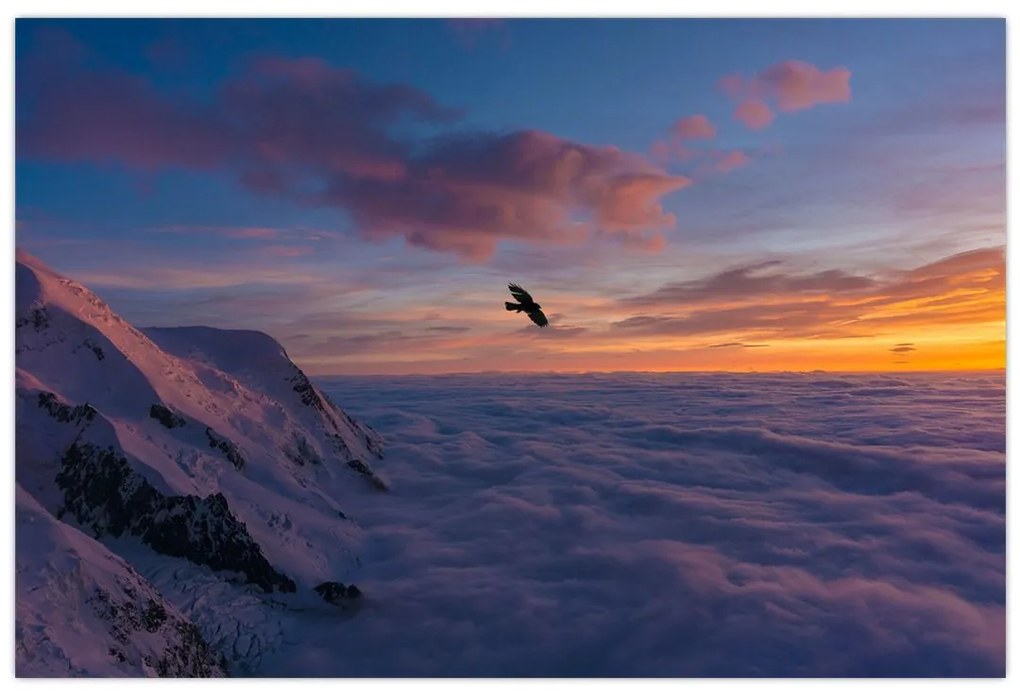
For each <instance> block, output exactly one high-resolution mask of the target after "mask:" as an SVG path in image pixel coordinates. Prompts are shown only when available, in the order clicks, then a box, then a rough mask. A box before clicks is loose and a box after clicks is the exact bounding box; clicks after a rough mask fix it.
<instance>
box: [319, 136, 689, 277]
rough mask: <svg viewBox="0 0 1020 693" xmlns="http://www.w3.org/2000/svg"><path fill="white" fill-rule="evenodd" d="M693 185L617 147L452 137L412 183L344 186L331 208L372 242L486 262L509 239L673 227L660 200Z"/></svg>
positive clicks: (339, 184)
mask: <svg viewBox="0 0 1020 693" xmlns="http://www.w3.org/2000/svg"><path fill="white" fill-rule="evenodd" d="M688 184H690V179H688V178H686V177H684V176H673V175H669V174H667V173H665V172H664V171H662V170H661V169H659V168H658V167H656V166H654V165H652V164H651V163H650V162H649V161H647V160H645V159H643V158H642V157H639V156H636V155H634V154H629V153H626V152H623V151H621V150H619V149H616V148H614V147H599V148H596V147H590V146H587V145H582V144H578V143H575V142H571V141H569V140H564V139H560V138H558V137H556V136H554V135H551V134H548V133H544V132H537V131H524V132H517V133H511V134H508V135H490V134H478V135H473V136H469V137H459V138H450V139H448V140H446V141H445V142H443V143H442V144H440V145H439V146H437V147H436V148H435V149H433V150H432V151H430V152H429V153H428V154H427V155H425V156H424V157H422V158H420V159H417V160H412V161H411V162H410V167H409V174H408V179H406V180H401V181H383V180H378V179H376V180H367V179H356V180H355V179H349V180H346V181H336V184H335V185H334V186H333V187H332V188H331V189H330V190H329V191H328V192H327V193H326V201H327V202H328V203H331V204H336V205H339V206H344V207H346V208H348V209H349V210H350V211H351V213H352V215H353V216H354V218H355V220H356V221H357V222H358V225H359V228H361V229H362V231H363V233H365V234H366V235H367V236H369V237H373V238H384V237H388V236H393V235H403V236H404V237H405V238H406V239H407V241H408V242H409V243H411V244H412V245H418V246H421V247H426V248H432V249H445V250H451V251H453V252H456V253H458V254H460V255H461V256H463V257H465V258H467V259H471V260H482V259H485V258H487V257H489V256H490V255H491V254H492V252H493V251H494V250H495V247H496V244H497V242H498V241H499V240H500V239H517V240H524V241H532V242H545V243H565V242H577V241H578V240H580V239H581V238H583V236H584V235H585V233H586V230H592V229H602V230H605V231H609V232H613V231H622V230H628V231H632V232H635V233H638V234H640V232H642V231H644V230H655V229H661V228H669V227H672V226H673V225H675V223H676V220H675V218H674V217H673V215H671V214H667V213H665V212H664V210H663V209H662V205H661V201H660V199H661V197H662V196H664V195H666V194H668V193H670V192H673V191H675V190H679V189H681V188H683V187H685V186H686V185H688ZM579 212H580V216H578V213H579Z"/></svg>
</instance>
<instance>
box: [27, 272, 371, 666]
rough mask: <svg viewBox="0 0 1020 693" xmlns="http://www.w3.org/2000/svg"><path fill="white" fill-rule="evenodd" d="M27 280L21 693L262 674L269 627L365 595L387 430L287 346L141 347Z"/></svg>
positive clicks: (33, 275)
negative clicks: (339, 398) (27, 685)
mask: <svg viewBox="0 0 1020 693" xmlns="http://www.w3.org/2000/svg"><path fill="white" fill-rule="evenodd" d="M16 272H17V287H16V329H15V335H16V345H15V353H16V392H17V398H16V399H17V404H16V407H17V410H16V422H15V426H16V458H17V459H16V477H17V486H18V492H17V546H16V552H17V585H16V590H17V673H18V674H19V675H28V676H31V675H149V674H159V675H171V676H207V675H219V674H223V673H228V674H229V673H248V672H250V671H251V670H252V668H253V667H255V666H257V663H258V658H259V657H260V656H261V654H262V652H263V651H264V650H266V649H267V648H271V647H272V645H273V639H274V638H277V639H279V638H283V637H285V633H283V632H281V631H280V629H279V628H269V629H268V630H266V629H265V628H263V629H254V630H252V629H250V628H249V627H250V626H251V623H252V621H253V619H254V621H257V622H260V623H271V622H279V621H281V620H283V619H285V618H286V613H287V612H288V611H293V610H295V609H309V608H311V609H336V606H334V605H340V606H343V605H344V604H345V603H347V602H353V601H354V600H355V599H356V598H357V597H358V596H359V595H360V592H359V591H358V590H357V589H356V588H354V589H352V588H351V587H349V586H348V584H349V583H351V582H352V581H354V580H356V579H357V569H358V566H359V564H360V562H359V558H358V545H359V541H360V529H359V527H358V526H357V524H356V523H355V522H354V519H353V518H351V517H350V516H349V515H348V513H347V512H345V503H346V501H348V500H350V499H352V498H353V497H354V496H356V495H360V494H374V493H379V492H380V491H384V490H385V489H386V484H385V482H384V481H383V479H382V478H381V477H379V476H378V475H377V474H376V473H375V472H374V471H373V469H372V461H373V460H376V459H378V458H380V457H381V456H382V448H381V440H380V438H379V436H378V435H377V434H376V433H375V432H374V431H372V430H371V429H370V428H369V427H368V426H366V425H364V424H361V423H359V422H357V421H354V420H353V419H351V418H350V417H349V416H347V414H345V413H344V412H343V410H342V409H340V408H339V407H338V406H337V405H336V404H334V403H333V402H332V401H330V400H329V398H328V397H326V396H325V395H324V394H323V393H322V392H321V391H320V390H319V389H318V388H317V387H315V385H313V384H312V383H311V382H310V381H309V379H308V378H307V377H306V376H305V374H304V373H302V372H301V370H300V369H299V368H298V367H297V366H296V365H295V364H294V363H293V362H291V360H290V359H289V358H288V357H287V354H286V352H285V351H284V349H283V347H281V346H280V344H279V343H278V342H276V341H275V340H273V339H272V338H271V337H269V336H268V335H265V334H262V333H259V332H251V331H238V330H232V331H228V330H217V329H212V328H208V327H178V328H150V329H145V330H139V329H136V328H135V327H133V326H131V325H130V324H128V323H127V322H125V321H124V320H123V319H121V318H120V317H119V316H117V315H116V314H114V313H113V311H111V310H110V308H109V307H108V306H107V305H106V304H105V303H103V302H102V301H101V300H100V299H99V298H97V297H96V296H95V295H94V294H93V293H92V292H91V291H89V290H88V289H86V288H85V287H83V286H81V285H80V284H78V283H76V282H74V281H72V280H70V279H67V278H65V277H62V276H60V275H59V274H56V273H55V272H53V271H52V270H50V269H49V268H47V267H46V266H45V265H43V264H42V263H41V262H40V261H39V260H37V259H35V258H33V257H31V256H28V255H25V254H22V253H19V255H18V264H17V270H16ZM324 600H328V601H330V602H332V603H333V604H332V605H331V604H327V603H326V601H324ZM273 613H276V614H278V615H279V618H277V617H275V616H273ZM239 643H240V644H241V646H239Z"/></svg>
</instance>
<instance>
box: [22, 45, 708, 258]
mask: <svg viewBox="0 0 1020 693" xmlns="http://www.w3.org/2000/svg"><path fill="white" fill-rule="evenodd" d="M58 67H59V69H54V70H50V71H48V72H46V73H45V74H42V73H40V72H39V71H38V66H37V65H36V66H33V65H32V64H31V61H29V62H28V63H26V65H25V71H24V73H23V74H22V75H19V80H18V99H19V103H22V102H24V103H25V104H26V107H27V108H26V111H27V112H30V113H32V117H31V118H27V119H25V121H24V122H22V123H19V127H18V134H17V137H18V153H19V156H21V157H27V158H34V159H47V160H57V161H69V160H71V161H90V162H96V163H116V164H120V165H123V166H127V167H129V168H133V169H136V170H137V169H140V170H154V169H160V168H167V167H183V168H191V169H195V168H203V169H212V170H220V171H223V172H225V173H228V174H229V175H232V176H236V177H237V179H238V180H239V181H240V182H241V183H242V184H243V185H245V186H247V187H249V188H250V189H251V190H253V191H255V192H258V193H263V194H274V195H279V196H281V197H284V198H288V199H291V200H293V201H295V202H297V203H299V204H305V205H315V206H331V207H337V208H340V209H343V210H344V211H345V212H347V213H348V215H349V216H350V218H351V219H352V220H353V221H354V222H355V225H356V228H357V230H358V232H360V233H361V235H363V236H365V237H367V238H372V239H378V238H388V237H393V236H398V237H403V238H404V239H405V240H406V241H407V242H408V243H410V244H412V245H415V246H420V247H424V248H429V249H433V250H440V251H447V252H453V253H456V254H458V255H460V256H461V257H463V258H466V259H470V260H483V259H485V258H487V257H489V256H490V255H491V254H492V252H493V251H494V249H495V248H496V246H497V244H498V243H499V242H500V241H502V240H509V239H513V240H524V241H531V242H537V243H575V242H578V241H580V240H581V239H583V238H584V237H586V236H589V235H591V233H592V232H594V231H598V230H604V231H607V232H621V231H627V232H628V233H630V234H632V235H635V234H636V235H637V236H641V235H642V234H643V233H645V232H655V231H661V230H662V229H666V228H671V227H672V226H673V225H675V218H674V216H673V215H672V214H668V213H666V212H665V211H664V210H663V208H662V203H661V200H662V198H663V197H664V196H665V195H667V194H669V193H671V192H673V191H676V190H679V189H681V188H683V187H685V186H687V185H689V184H690V179H688V178H686V177H684V176H676V175H670V174H668V173H666V172H665V171H663V170H662V169H661V168H660V167H658V166H656V165H655V164H654V163H653V162H652V161H650V160H648V159H646V158H644V157H642V156H639V155H636V154H632V153H628V152H624V151H621V150H620V149H617V148H615V147H593V146H588V145H585V144H582V143H578V142H572V141H569V140H565V139H561V138H559V137H556V136H555V135H552V134H549V133H543V132H536V131H522V132H512V133H508V134H503V133H499V134H497V133H486V132H481V133H474V134H470V135H465V134H457V133H456V132H454V133H449V132H448V133H447V134H446V135H445V136H443V137H439V138H434V139H429V140H415V139H412V138H410V137H409V136H407V135H404V136H399V135H397V134H396V133H397V132H398V131H401V128H400V127H399V126H400V125H402V124H404V123H406V122H407V121H418V122H423V123H427V124H430V125H433V126H441V125H446V124H449V123H452V122H453V121H455V120H457V118H458V117H459V115H460V113H459V111H457V110H454V109H450V108H447V107H445V106H443V105H440V104H438V103H437V102H436V101H435V100H433V99H432V97H431V96H430V95H428V94H426V93H425V92H423V91H421V90H418V89H416V88H414V87H411V86H408V85H402V84H376V83H372V82H369V81H367V80H365V79H364V78H363V77H361V76H360V75H358V74H357V73H356V72H354V71H352V70H347V69H343V68H338V67H335V66H332V65H330V64H329V63H327V62H325V61H323V60H320V59H316V58H302V59H292V58H283V57H273V56H262V57H260V58H258V59H255V60H251V61H249V62H248V63H247V64H246V65H245V66H244V69H243V71H242V72H241V73H240V75H239V76H237V77H234V78H231V79H229V80H227V81H226V82H224V83H223V84H221V85H220V87H219V89H218V90H216V92H215V94H214V96H213V97H212V98H211V99H207V100H205V101H200V100H195V99H190V98H188V97H187V95H186V94H177V93H175V94H172V95H169V94H164V93H162V92H161V91H159V90H158V89H156V88H155V86H154V85H152V84H151V83H150V82H148V81H146V80H145V79H143V78H140V77H136V76H133V75H130V74H127V73H123V72H118V71H111V70H107V71H102V70H97V69H94V68H92V67H90V66H89V63H88V61H81V60H78V61H74V62H64V63H61V64H60V65H59V66H58ZM707 125H709V124H708V123H707V120H705V121H704V122H701V121H699V120H697V119H695V120H692V121H691V125H689V126H685V127H691V128H694V129H693V130H689V132H692V133H695V134H698V133H700V134H701V135H704V134H705V133H706V132H707V130H706V126H707ZM312 191H316V192H312ZM610 235H612V233H610ZM628 238H629V237H628ZM649 242H650V243H652V245H655V244H657V243H660V241H658V240H655V241H649Z"/></svg>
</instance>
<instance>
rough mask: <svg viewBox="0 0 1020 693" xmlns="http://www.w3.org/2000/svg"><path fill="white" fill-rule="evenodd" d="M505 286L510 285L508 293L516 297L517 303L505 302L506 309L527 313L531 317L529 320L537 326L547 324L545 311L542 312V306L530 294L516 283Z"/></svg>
mask: <svg viewBox="0 0 1020 693" xmlns="http://www.w3.org/2000/svg"><path fill="white" fill-rule="evenodd" d="M507 286H508V287H510V295H511V296H513V297H514V298H516V299H517V303H510V301H507V302H506V309H507V310H512V311H515V312H517V313H520V312H522V311H523V312H524V313H527V315H528V317H529V318H531V322H533V323H535V324H536V325H538V326H539V327H545V326H546V325H548V324H549V321H548V320H547V319H546V317H545V313H543V312H542V306H540V305H538V304H537V303H535V299H533V298H532V297H531V294H529V293H528V292H527V291H525V290H524V289H522V288H521V287H519V286H517V285H516V284H507Z"/></svg>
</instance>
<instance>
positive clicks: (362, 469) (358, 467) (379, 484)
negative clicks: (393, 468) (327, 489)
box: [347, 460, 389, 491]
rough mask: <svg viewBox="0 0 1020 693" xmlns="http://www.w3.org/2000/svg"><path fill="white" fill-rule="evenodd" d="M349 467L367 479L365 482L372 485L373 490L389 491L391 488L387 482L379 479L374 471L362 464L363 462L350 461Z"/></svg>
mask: <svg viewBox="0 0 1020 693" xmlns="http://www.w3.org/2000/svg"><path fill="white" fill-rule="evenodd" d="M347 466H348V467H350V468H351V469H353V470H354V471H356V472H357V473H358V474H360V475H361V476H363V477H365V480H366V481H368V483H369V484H371V486H372V488H374V489H375V490H376V491H388V490H389V487H388V486H387V485H386V482H385V481H383V480H382V479H380V478H379V476H378V475H377V474H376V473H375V472H373V471H372V469H371V468H370V467H369V466H368V465H367V464H365V463H364V462H362V461H361V460H349V461H348V462H347Z"/></svg>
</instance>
